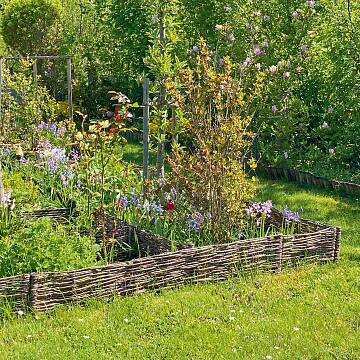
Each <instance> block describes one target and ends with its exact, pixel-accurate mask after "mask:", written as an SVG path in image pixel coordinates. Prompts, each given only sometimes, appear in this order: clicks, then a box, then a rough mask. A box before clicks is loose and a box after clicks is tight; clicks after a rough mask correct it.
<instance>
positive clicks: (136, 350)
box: [0, 181, 360, 360]
mask: <svg viewBox="0 0 360 360" xmlns="http://www.w3.org/2000/svg"><path fill="white" fill-rule="evenodd" d="M259 198H261V199H269V198H271V199H273V200H274V203H275V205H276V206H277V207H282V206H283V205H285V204H287V205H288V206H289V207H290V208H299V207H300V206H302V207H303V208H304V210H305V215H306V217H307V218H311V219H316V220H320V221H323V222H326V223H329V224H333V225H340V226H341V227H342V230H343V236H342V248H341V259H340V261H339V262H338V263H336V264H328V265H325V266H310V265H307V266H302V267H299V268H297V269H292V270H286V271H284V272H282V273H281V274H277V275H273V274H258V273H254V274H251V275H246V276H244V277H241V278H236V279H230V280H229V281H226V282H221V283H213V284H204V285H188V286H183V287H180V288H179V289H176V290H172V291H170V290H167V291H163V292H161V293H160V294H145V295H136V296H132V297H125V298H115V299H113V300H112V301H110V302H108V303H105V302H99V301H92V302H89V303H88V304H87V305H86V306H73V307H71V308H69V307H60V308H58V309H57V310H56V311H55V312H52V313H48V314H29V315H24V316H14V317H6V318H3V319H2V320H0V321H1V326H0V360H2V359H34V360H35V359H36V360H38V359H46V360H48V359H67V360H70V359H76V360H80V359H274V360H275V359H336V360H340V359H344V360H345V359H354V360H355V359H360V266H359V264H360V235H359V231H360V201H359V200H358V199H354V198H353V199H351V198H349V197H340V196H338V195H336V194H335V193H332V192H326V191H323V190H317V189H311V188H306V187H299V186H296V185H293V184H287V183H275V182H268V181H263V182H262V185H261V191H260V194H259Z"/></svg>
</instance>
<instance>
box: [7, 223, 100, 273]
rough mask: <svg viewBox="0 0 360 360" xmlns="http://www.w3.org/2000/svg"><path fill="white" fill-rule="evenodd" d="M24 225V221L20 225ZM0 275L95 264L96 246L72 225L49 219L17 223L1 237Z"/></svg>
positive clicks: (59, 269) (58, 269)
mask: <svg viewBox="0 0 360 360" xmlns="http://www.w3.org/2000/svg"><path fill="white" fill-rule="evenodd" d="M23 225H24V224H23ZM0 244H1V246H0V247H1V253H0V276H2V277H6V276H12V275H18V274H26V273H30V272H35V271H38V272H39V271H62V270H69V269H75V268H82V267H88V266H91V265H93V264H95V257H96V256H95V255H96V251H97V247H95V246H94V244H93V241H92V240H91V239H90V238H88V237H83V236H80V235H78V233H77V231H76V229H75V228H72V227H71V226H68V227H65V226H61V225H59V226H57V227H54V224H53V223H52V222H51V221H50V220H49V219H41V220H36V221H34V222H32V223H28V224H26V225H25V226H20V227H19V228H18V229H17V230H16V231H14V232H13V233H11V234H9V235H7V236H2V237H1V238H0Z"/></svg>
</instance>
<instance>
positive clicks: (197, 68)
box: [169, 41, 262, 239]
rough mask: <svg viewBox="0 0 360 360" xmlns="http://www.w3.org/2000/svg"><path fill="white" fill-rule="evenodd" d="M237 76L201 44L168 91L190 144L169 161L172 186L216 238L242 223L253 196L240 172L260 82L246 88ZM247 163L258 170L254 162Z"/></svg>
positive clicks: (250, 185)
mask: <svg viewBox="0 0 360 360" xmlns="http://www.w3.org/2000/svg"><path fill="white" fill-rule="evenodd" d="M214 64H215V65H214ZM239 73H240V74H242V68H241V67H240V68H239V67H237V66H236V65H235V64H233V63H232V62H231V60H230V58H229V57H224V58H223V59H222V61H221V64H219V65H218V64H217V63H216V58H215V57H214V55H213V54H212V53H211V51H210V49H209V48H208V47H207V45H206V44H205V42H204V41H201V42H200V44H199V46H198V48H197V52H196V53H195V54H194V59H193V64H192V65H190V67H188V68H186V69H184V70H183V71H181V73H180V76H179V84H181V86H182V87H181V88H180V87H178V89H180V90H179V91H176V89H171V91H172V92H173V94H174V95H173V96H174V97H175V98H176V99H177V102H178V106H179V111H181V112H182V118H183V119H184V120H183V121H184V127H185V130H184V131H185V133H186V134H187V135H188V137H189V138H190V139H191V142H192V145H191V147H190V149H187V150H186V149H183V148H178V149H176V150H175V151H174V155H173V156H171V157H170V160H169V161H170V165H171V168H172V171H173V176H172V182H173V185H174V186H175V187H178V188H179V189H181V191H183V192H184V194H185V196H186V197H187V199H188V201H189V202H190V203H191V204H192V205H193V206H194V208H196V209H202V211H203V212H204V213H207V212H209V213H210V214H211V216H212V221H211V224H212V227H213V236H214V237H215V238H216V239H220V238H224V231H227V230H226V229H231V228H233V227H234V226H237V225H238V224H239V223H240V222H241V219H242V218H243V214H244V208H245V202H246V200H247V199H249V197H251V196H252V194H253V192H254V182H253V180H252V179H251V178H248V177H247V175H246V173H245V167H244V163H245V162H246V158H247V155H248V151H249V148H250V145H251V143H252V139H253V133H252V132H251V130H250V125H251V122H252V116H251V114H250V113H248V112H247V109H248V108H249V105H250V104H251V102H252V101H253V100H254V98H256V97H257V96H260V94H259V93H260V89H261V84H262V77H261V76H258V77H255V80H254V84H253V85H252V86H247V87H246V88H244V87H243V84H242V82H241V75H235V74H239ZM237 76H240V78H239V77H237ZM249 164H250V165H251V166H252V167H253V168H254V167H256V164H255V162H254V161H250V162H249Z"/></svg>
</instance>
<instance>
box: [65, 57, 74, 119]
mask: <svg viewBox="0 0 360 360" xmlns="http://www.w3.org/2000/svg"><path fill="white" fill-rule="evenodd" d="M66 63H67V86H68V103H69V119H70V120H73V119H74V113H73V94H72V63H71V57H68V58H67V59H66Z"/></svg>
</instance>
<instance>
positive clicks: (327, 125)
mask: <svg viewBox="0 0 360 360" xmlns="http://www.w3.org/2000/svg"><path fill="white" fill-rule="evenodd" d="M321 127H322V128H323V129H328V128H329V124H328V123H327V122H326V121H324V122H323V124H322V125H321Z"/></svg>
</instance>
